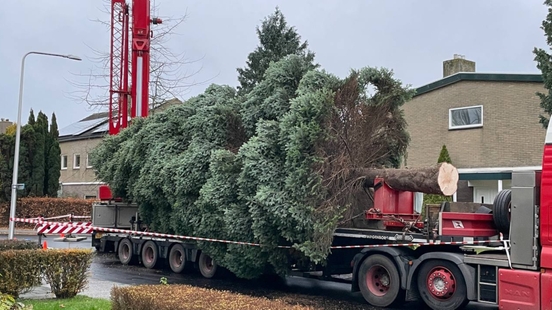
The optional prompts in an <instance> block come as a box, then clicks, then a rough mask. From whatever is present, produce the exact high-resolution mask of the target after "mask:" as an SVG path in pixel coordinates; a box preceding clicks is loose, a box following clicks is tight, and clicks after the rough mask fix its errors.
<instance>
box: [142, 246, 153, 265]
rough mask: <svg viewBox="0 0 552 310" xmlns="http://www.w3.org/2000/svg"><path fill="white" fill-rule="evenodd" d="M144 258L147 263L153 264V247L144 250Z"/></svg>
mask: <svg viewBox="0 0 552 310" xmlns="http://www.w3.org/2000/svg"><path fill="white" fill-rule="evenodd" d="M144 258H145V261H146V262H147V263H150V264H151V262H153V249H152V248H151V247H147V248H146V249H145V250H144Z"/></svg>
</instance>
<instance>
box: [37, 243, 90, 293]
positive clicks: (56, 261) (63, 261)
mask: <svg viewBox="0 0 552 310" xmlns="http://www.w3.org/2000/svg"><path fill="white" fill-rule="evenodd" d="M41 252H42V255H41V256H42V266H43V274H44V278H45V279H46V282H48V283H49V284H50V288H51V289H52V293H54V294H55V295H56V297H57V298H71V297H74V296H76V295H77V294H78V293H79V292H81V291H82V290H84V289H85V288H86V285H87V284H88V269H89V268H90V264H91V263H92V259H93V257H94V252H92V251H91V250H89V249H55V250H47V251H41Z"/></svg>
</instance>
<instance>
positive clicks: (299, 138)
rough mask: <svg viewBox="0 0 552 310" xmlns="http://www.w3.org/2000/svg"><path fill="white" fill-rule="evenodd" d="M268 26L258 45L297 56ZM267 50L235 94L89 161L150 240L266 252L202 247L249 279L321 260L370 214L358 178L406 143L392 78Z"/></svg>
mask: <svg viewBox="0 0 552 310" xmlns="http://www.w3.org/2000/svg"><path fill="white" fill-rule="evenodd" d="M270 20H271V19H270V18H269V19H268V21H267V20H265V22H264V23H263V25H264V28H263V27H261V30H263V29H265V30H266V29H273V28H274V29H273V30H278V31H275V32H274V33H272V35H269V34H266V36H264V35H262V36H261V35H260V36H259V37H260V39H261V46H268V47H271V48H273V49H274V50H275V51H278V46H279V45H276V43H274V44H273V43H268V42H267V41H268V40H269V38H276V40H275V41H274V42H278V44H280V45H281V46H299V47H301V46H302V43H300V41H299V39H298V38H299V36H298V35H297V34H296V33H295V32H293V33H294V35H289V36H280V35H278V34H281V33H288V31H291V30H289V29H293V28H291V27H288V26H287V25H285V24H284V26H282V24H283V21H284V18H283V15H282V14H281V12H279V10H277V11H276V14H275V15H274V16H272V22H270ZM269 26H270V27H269ZM285 29H288V30H285ZM284 30H285V31H284ZM260 33H263V31H260ZM288 41H291V43H289V42H288ZM288 43H289V44H288ZM266 50H267V49H265V48H264V47H263V48H259V49H258V50H257V51H256V52H258V53H257V54H255V52H254V53H252V54H254V56H252V55H250V58H249V61H248V65H249V68H250V69H251V68H253V69H251V70H246V71H244V72H248V73H247V74H245V75H243V76H241V77H242V78H243V79H242V80H241V81H243V83H242V85H241V86H240V91H241V93H240V94H238V93H237V91H236V90H235V89H233V88H232V87H229V86H225V85H211V86H209V87H208V88H207V89H206V90H205V92H204V93H203V94H200V95H198V96H196V97H193V98H191V99H189V100H188V101H187V102H186V104H182V105H177V106H173V107H170V108H168V109H167V110H166V111H164V112H160V113H156V114H155V115H153V116H151V117H148V118H145V119H136V120H135V121H133V124H132V125H131V126H130V127H129V128H127V129H124V130H123V131H122V132H121V133H120V134H118V135H115V136H108V137H106V138H105V139H104V140H103V141H102V142H101V143H100V144H99V145H98V147H97V148H96V149H95V150H94V151H93V152H92V154H91V159H92V164H93V165H94V166H95V167H96V172H97V176H98V178H99V179H101V180H102V181H105V182H107V183H108V184H109V185H110V187H111V188H112V190H113V192H114V195H116V196H119V197H122V198H125V199H127V200H133V201H134V202H136V203H137V204H138V205H139V208H140V214H141V216H142V219H143V220H144V221H145V222H146V223H147V224H148V225H149V228H150V229H151V230H153V231H160V232H167V233H176V234H183V235H193V236H198V237H206V238H218V239H224V240H234V241H242V242H252V243H260V244H262V245H263V246H261V247H255V246H247V245H240V244H224V243H213V242H198V246H199V247H200V248H201V249H202V250H203V251H205V252H206V253H208V254H209V255H211V256H212V257H213V258H214V259H215V260H216V261H217V262H218V263H219V264H220V265H222V266H224V267H226V268H228V269H229V270H230V271H232V272H233V273H235V274H236V275H238V276H239V277H244V278H252V277H256V276H258V275H260V274H261V273H264V272H266V271H275V272H277V273H279V274H285V273H286V272H287V267H288V259H291V257H293V259H294V260H296V261H298V262H305V263H310V262H314V263H319V262H322V261H324V259H325V258H326V256H327V255H328V254H329V250H330V244H331V242H332V234H333V232H334V231H335V229H336V227H337V226H338V225H339V223H340V222H341V221H342V220H343V214H344V212H345V211H346V210H347V209H348V208H350V207H351V205H353V204H358V205H360V206H362V207H363V208H365V207H366V205H367V204H368V203H369V199H370V197H369V195H367V194H366V193H364V192H362V193H360V194H358V192H357V191H356V188H355V187H354V182H353V181H352V180H351V175H352V174H353V172H354V171H355V170H356V169H359V168H360V169H362V168H371V167H378V168H381V167H396V166H397V165H398V162H399V159H400V158H401V156H402V155H403V154H404V152H405V150H406V147H407V145H408V141H409V137H408V134H407V132H406V122H405V120H404V118H403V115H402V111H401V107H402V105H403V104H404V103H405V102H406V101H408V100H410V98H411V97H412V91H411V90H410V89H408V88H407V87H403V85H402V84H401V82H400V81H398V80H396V79H394V78H393V74H392V72H391V71H390V70H386V69H376V68H371V67H365V68H361V69H360V70H353V71H351V73H350V74H349V76H347V77H346V78H344V79H340V78H338V77H336V76H334V75H332V74H329V73H327V72H325V71H324V70H319V69H318V68H317V66H316V65H314V64H313V55H314V54H312V53H311V52H306V43H305V45H304V48H303V49H302V50H303V51H304V52H298V53H289V54H287V55H284V54H282V53H280V54H278V53H274V52H267V53H264V52H263V51H266ZM298 50H301V49H300V48H299V49H298ZM275 55H278V56H275ZM264 56H266V58H265V57H264ZM252 60H255V61H254V62H253V61H252ZM253 63H255V64H258V65H259V66H257V65H255V66H252V64H253ZM263 68H264V69H263ZM261 71H262V74H260V72H261ZM372 88H373V89H375V91H372V92H368V89H372ZM372 93H373V94H372ZM357 194H358V195H357ZM355 195H356V196H355ZM281 245H284V246H289V247H290V249H282V248H279V246H281Z"/></svg>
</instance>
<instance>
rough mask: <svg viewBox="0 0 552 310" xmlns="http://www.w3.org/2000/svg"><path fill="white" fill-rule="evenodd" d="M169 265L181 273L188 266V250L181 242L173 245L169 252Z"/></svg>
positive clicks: (175, 271) (174, 270)
mask: <svg viewBox="0 0 552 310" xmlns="http://www.w3.org/2000/svg"><path fill="white" fill-rule="evenodd" d="M168 260H169V267H171V270H172V271H173V272H174V273H181V272H182V271H184V269H185V268H186V251H185V250H184V247H183V246H182V244H180V243H176V244H174V245H173V246H172V247H171V250H170V252H169V259H168Z"/></svg>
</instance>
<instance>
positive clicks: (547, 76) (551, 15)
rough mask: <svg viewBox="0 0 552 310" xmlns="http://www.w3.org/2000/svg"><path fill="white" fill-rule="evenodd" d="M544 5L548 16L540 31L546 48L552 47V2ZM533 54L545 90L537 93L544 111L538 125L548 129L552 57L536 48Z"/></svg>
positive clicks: (550, 108) (550, 110)
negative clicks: (546, 45)
mask: <svg viewBox="0 0 552 310" xmlns="http://www.w3.org/2000/svg"><path fill="white" fill-rule="evenodd" d="M544 5H546V6H547V7H548V15H546V19H545V20H543V21H542V25H541V29H542V30H543V31H544V36H545V37H546V43H547V44H548V46H552V0H545V1H544ZM533 53H534V54H535V61H536V62H537V68H538V69H540V70H541V72H542V78H543V80H544V87H545V88H546V90H547V91H546V92H537V95H538V96H539V98H540V100H541V102H540V106H541V108H542V109H543V111H544V115H543V114H540V115H539V123H541V124H542V126H543V127H544V128H548V123H549V122H550V115H551V114H552V55H551V54H550V53H548V52H547V51H546V50H544V49H542V48H536V47H535V48H534V49H533Z"/></svg>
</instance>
